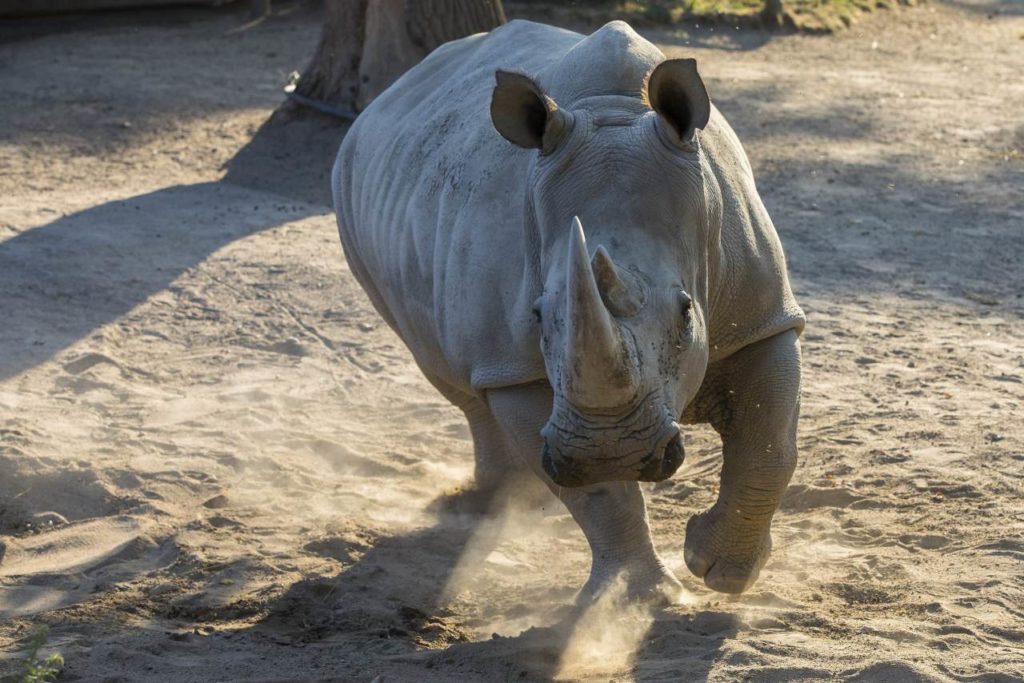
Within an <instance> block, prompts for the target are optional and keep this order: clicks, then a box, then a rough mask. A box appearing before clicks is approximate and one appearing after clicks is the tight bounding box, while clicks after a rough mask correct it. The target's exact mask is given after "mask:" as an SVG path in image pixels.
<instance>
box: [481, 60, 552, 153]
mask: <svg viewBox="0 0 1024 683" xmlns="http://www.w3.org/2000/svg"><path fill="white" fill-rule="evenodd" d="M495 79H496V80H497V85H495V86H494V94H493V96H492V97H491V121H492V122H493V123H494V127H495V128H496V129H497V131H498V132H499V133H501V136H502V137H503V138H505V139H506V140H508V141H509V142H511V143H512V144H513V145H518V146H519V147H524V148H526V149H539V150H540V151H541V154H550V153H551V152H553V151H554V150H555V148H556V147H557V146H558V143H559V142H560V141H561V140H562V138H564V137H565V134H566V133H567V132H568V131H569V129H570V128H571V127H572V115H571V114H569V113H568V112H565V111H562V110H561V109H559V108H558V105H557V104H555V101H554V100H553V99H551V98H550V97H548V96H547V95H545V94H544V92H543V91H542V90H541V89H540V88H539V87H538V86H537V84H536V83H534V82H533V80H532V79H531V78H529V77H528V76H524V75H523V74H517V73H512V72H510V71H498V72H497V73H495Z"/></svg>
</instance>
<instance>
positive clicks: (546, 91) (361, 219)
mask: <svg viewBox="0 0 1024 683" xmlns="http://www.w3.org/2000/svg"><path fill="white" fill-rule="evenodd" d="M332 189H333V192H334V202H335V210H336V212H337V218H338V227H339V232H340V235H341V242H342V246H343V248H344V253H345V255H346V258H347V260H348V263H349V266H350V268H351V271H352V273H353V274H354V276H355V277H356V279H357V280H358V281H359V283H360V284H361V285H362V286H363V288H364V289H365V290H366V293H367V295H368V296H369V299H370V301H371V302H372V303H373V305H374V307H375V308H376V309H377V310H378V311H379V313H380V315H381V316H382V317H383V318H384V320H385V321H387V323H388V324H389V325H390V326H391V328H393V329H394V331H395V332H396V333H397V334H398V336H399V337H401V339H402V340H403V341H404V343H405V344H406V345H407V346H408V348H409V350H410V351H411V353H412V356H413V358H414V359H415V361H416V363H417V364H418V366H419V368H420V369H421V370H422V372H423V374H424V375H425V376H426V378H427V379H428V380H429V381H430V382H431V383H432V384H433V385H434V386H435V387H436V388H437V389H438V390H439V391H440V392H441V394H443V395H444V396H445V397H446V398H447V399H448V400H449V401H451V402H452V403H453V404H454V405H455V406H457V407H458V408H460V409H461V410H462V411H463V412H464V413H465V416H466V418H467V420H468V422H469V427H470V432H471V434H472V437H473V445H474V452H475V466H476V469H475V474H476V483H477V486H479V487H480V488H481V489H484V490H493V489H494V488H495V487H497V486H500V485H501V483H502V482H503V481H505V480H508V479H509V478H510V477H512V475H513V474H515V473H516V472H518V471H520V470H521V469H525V468H526V467H528V468H529V470H532V472H533V473H534V474H535V475H536V476H537V477H540V478H541V479H542V480H543V481H544V482H545V483H546V484H547V485H548V486H549V487H550V488H551V490H552V491H554V492H555V493H556V494H557V495H558V497H559V499H560V500H561V501H562V502H563V503H564V504H565V506H566V507H567V508H568V510H569V512H570V513H571V515H572V516H573V518H574V519H575V521H576V522H577V523H578V524H579V526H580V527H581V528H582V530H583V533H584V535H585V536H586V539H587V541H588V542H589V544H590V547H591V550H592V566H591V572H590V577H589V579H588V581H587V582H586V584H585V585H584V587H583V589H582V591H581V594H580V595H581V599H586V598H588V597H590V598H593V596H596V595H598V594H599V593H600V592H601V591H602V590H603V589H604V588H606V587H607V586H608V585H609V583H610V581H611V580H612V579H613V578H614V577H619V576H622V577H624V580H625V582H626V586H627V587H628V589H629V591H630V594H632V595H635V596H651V597H654V598H665V597H669V598H670V597H671V596H672V595H673V594H674V592H675V591H677V590H678V588H679V587H680V583H679V582H678V580H677V579H676V578H675V577H674V576H673V575H672V573H671V572H670V571H669V570H668V569H667V568H666V566H665V564H664V563H663V562H662V560H661V558H660V557H659V555H658V553H657V551H656V550H655V547H654V544H653V541H652V539H651V533H650V526H649V523H648V516H647V511H646V507H645V501H644V495H643V493H642V489H641V486H640V483H639V482H650V481H660V480H664V479H666V478H667V477H670V476H672V475H673V474H674V473H675V472H676V469H677V468H678V467H679V466H680V464H681V463H682V462H683V457H684V447H683V435H682V431H681V427H680V425H683V424H693V423H699V422H705V423H710V424H711V425H712V426H713V428H714V429H715V430H716V431H717V432H718V433H719V434H720V435H721V439H722V447H723V458H724V465H723V468H722V475H721V485H720V487H719V492H718V499H717V502H715V504H714V505H713V506H712V507H711V508H710V509H709V510H707V511H705V512H702V513H700V514H697V515H695V516H693V517H692V518H691V519H690V520H689V522H688V524H687V527H686V540H685V545H684V558H685V562H686V565H687V567H688V568H689V569H690V571H692V572H693V573H694V574H695V575H696V576H698V577H703V580H704V582H705V584H706V585H707V586H709V587H710V588H712V589H714V590H717V591H722V592H727V593H738V592H742V591H744V590H745V589H747V588H748V587H749V586H750V585H751V584H752V583H753V582H754V580H755V579H756V578H757V576H758V574H759V572H760V570H761V568H762V566H763V564H764V563H765V561H766V560H767V558H768V555H769V552H770V550H771V535H770V524H771V520H772V516H773V514H774V513H775V510H776V508H777V507H778V504H779V500H780V498H781V496H782V493H783V491H784V489H785V487H786V486H787V484H788V482H789V479H790V476H791V475H792V473H793V469H794V467H795V462H796V443H795V440H796V428H797V420H798V414H799V396H800V375H801V370H800V346H799V335H800V333H801V331H802V329H803V326H804V316H803V313H802V312H801V310H800V308H799V306H798V305H797V303H796V301H795V299H794V297H793V293H792V291H791V288H790V284H789V280H788V276H787V271H786V263H785V259H784V256H783V252H782V248H781V245H780V243H779V239H778V236H777V235H776V232H775V228H774V226H773V225H772V222H771V219H770V218H769V217H768V213H767V212H766V210H765V207H764V205H763V204H762V202H761V199H760V197H759V196H758V193H757V189H756V188H755V186H754V178H753V175H752V173H751V168H750V164H749V162H748V161H747V158H746V155H745V153H744V151H743V149H742V147H741V146H740V143H739V140H738V139H737V137H736V135H735V133H734V132H733V130H732V129H731V128H730V126H729V124H728V123H727V122H726V120H725V118H724V117H723V116H722V114H721V113H719V111H718V110H717V109H716V108H715V107H714V106H713V105H712V104H711V102H710V100H709V97H708V94H707V90H706V88H705V85H704V83H703V81H702V79H701V77H700V75H699V74H698V71H697V68H696V63H695V60H693V59H667V58H666V56H665V55H664V54H663V53H662V52H661V51H660V50H659V49H658V48H657V47H655V46H654V45H653V44H652V43H650V42H648V41H647V40H645V39H644V38H642V37H641V36H640V35H638V34H637V33H636V32H635V31H634V30H633V29H632V28H630V26H629V25H628V24H626V23H623V22H612V23H610V24H608V25H606V26H604V27H603V28H601V29H600V30H598V31H596V32H595V33H593V34H591V35H590V36H587V37H584V36H583V35H580V34H578V33H573V32H571V31H566V30H562V29H559V28H554V27H550V26H546V25H542V24H536V23H531V22H523V21H513V22H511V23H509V24H507V25H504V26H502V27H500V28H498V29H496V30H494V31H492V32H491V33H489V34H480V35H474V36H470V37H468V38H464V39H462V40H458V41H455V42H451V43H448V44H445V45H443V46H441V47H440V48H438V49H437V50H436V51H434V52H433V53H432V54H430V55H429V56H428V57H427V58H426V59H425V60H423V62H422V63H420V64H419V65H418V66H416V67H415V68H413V69H411V70H410V71H408V72H407V73H406V74H405V75H404V76H402V77H401V78H400V79H399V80H398V81H397V82H396V83H395V84H394V85H393V86H391V87H390V88H389V89H388V90H387V91H386V92H384V93H383V94H382V95H381V96H380V97H378V98H377V99H376V100H375V101H374V102H373V103H372V104H371V105H370V106H369V107H368V108H367V109H366V110H365V111H364V112H363V113H362V114H361V115H360V116H359V118H358V120H357V121H356V122H355V124H354V125H353V126H352V128H351V130H350V131H349V132H348V134H347V135H346V137H345V139H344V141H343V143H342V145H341V148H340V149H339V151H338V155H337V159H336V162H335V165H334V170H333V174H332ZM517 463H525V466H521V465H519V464H517ZM529 470H527V471H529Z"/></svg>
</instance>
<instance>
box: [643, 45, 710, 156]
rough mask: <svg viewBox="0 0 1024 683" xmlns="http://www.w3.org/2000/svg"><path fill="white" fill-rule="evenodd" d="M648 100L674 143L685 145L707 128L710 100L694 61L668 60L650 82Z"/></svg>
mask: <svg viewBox="0 0 1024 683" xmlns="http://www.w3.org/2000/svg"><path fill="white" fill-rule="evenodd" d="M647 99H648V101H649V102H650V105H651V108H652V109H654V111H656V112H658V118H659V123H662V124H668V125H667V126H663V128H667V129H668V130H666V131H665V132H666V133H668V137H669V139H670V140H672V142H674V143H676V144H680V145H685V144H687V143H689V142H691V141H692V140H693V135H694V133H695V132H696V131H697V130H699V129H701V128H703V127H704V126H706V125H708V119H709V118H710V116H711V100H710V99H708V91H707V89H706V88H705V87H704V81H702V80H701V78H700V74H698V73H697V60H695V59H668V60H665V61H664V62H662V63H661V64H659V65H658V66H657V67H656V68H655V69H654V71H653V72H652V73H651V76H650V78H648V79H647Z"/></svg>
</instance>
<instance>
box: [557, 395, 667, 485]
mask: <svg viewBox="0 0 1024 683" xmlns="http://www.w3.org/2000/svg"><path fill="white" fill-rule="evenodd" d="M541 436H543V437H544V450H543V453H542V455H541V457H542V464H543V466H544V471H545V472H547V474H548V476H549V477H551V480H552V481H553V482H554V483H555V484H557V485H558V486H565V487H577V486H586V485H588V484H597V483H600V482H604V481H623V480H625V481H663V480H665V479H668V478H669V477H671V476H672V475H673V474H675V472H676V470H677V469H679V466H680V465H681V464H682V463H683V459H684V450H683V437H682V433H681V432H680V429H679V424H678V423H677V422H676V421H675V420H673V419H672V417H671V415H670V414H669V412H668V410H666V409H665V407H664V405H663V404H661V402H660V401H658V400H657V397H655V396H648V397H646V398H645V399H644V400H642V401H640V402H639V403H638V404H637V405H636V406H635V407H634V408H633V409H632V410H631V411H629V412H628V413H626V414H624V415H621V416H594V415H584V414H581V413H579V412H577V411H576V410H574V409H573V408H572V407H571V406H567V405H565V404H564V402H560V401H558V400H557V399H556V409H555V410H554V412H553V413H552V416H551V419H550V420H549V421H548V423H547V425H545V427H544V429H543V430H542V431H541Z"/></svg>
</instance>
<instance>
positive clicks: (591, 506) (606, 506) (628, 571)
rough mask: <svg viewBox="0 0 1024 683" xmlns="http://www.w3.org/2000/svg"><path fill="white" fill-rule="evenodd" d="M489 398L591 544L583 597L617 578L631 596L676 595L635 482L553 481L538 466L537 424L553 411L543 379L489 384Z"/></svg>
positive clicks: (514, 442) (524, 456) (517, 446)
mask: <svg viewBox="0 0 1024 683" xmlns="http://www.w3.org/2000/svg"><path fill="white" fill-rule="evenodd" d="M487 402H488V405H489V406H490V409H491V411H492V413H493V414H494V416H495V418H496V419H497V421H498V422H499V423H500V424H501V426H502V429H503V430H504V432H505V434H506V435H507V438H508V440H509V445H510V446H511V447H512V448H513V449H514V451H515V453H516V454H517V455H518V456H519V457H520V458H521V460H522V461H523V462H524V463H526V464H527V465H528V466H529V467H530V469H531V470H532V471H533V472H534V474H536V476H537V477H538V478H539V480H541V481H543V482H544V483H545V484H546V485H547V486H548V488H549V489H550V490H551V491H552V492H554V493H555V494H556V495H557V496H558V497H559V499H560V500H561V501H562V503H563V504H564V505H565V506H566V507H567V508H568V509H569V512H570V514H572V516H573V519H575V520H576V523H577V524H579V526H580V528H581V529H582V530H583V534H584V536H586V539H587V541H588V542H589V544H590V549H591V553H592V563H591V569H590V578H589V579H588V581H587V583H586V585H585V586H584V587H583V590H582V591H581V592H580V597H579V599H580V600H581V601H589V600H592V599H594V598H595V597H596V596H597V595H598V594H600V593H601V592H602V590H603V589H605V588H607V587H609V586H610V585H611V584H612V583H613V582H614V581H615V580H616V579H618V578H620V577H621V579H622V580H624V581H625V585H626V589H627V591H628V592H629V594H630V595H631V596H632V597H634V598H643V599H653V600H656V601H659V602H662V601H674V600H675V599H676V598H677V597H678V595H679V591H680V589H681V584H680V583H679V581H678V580H676V578H675V577H674V576H673V575H672V573H671V572H670V571H669V570H668V569H667V568H666V567H665V565H664V563H663V562H662V561H661V558H660V557H659V556H658V553H657V551H656V550H655V548H654V542H653V540H652V539H651V530H650V526H649V524H648V520H647V509H646V505H645V503H644V497H643V493H642V492H641V491H640V485H639V484H638V483H637V482H609V483H606V484H597V485H594V486H587V487H582V488H575V489H567V488H560V487H558V486H556V485H555V484H554V483H553V482H552V481H551V479H550V478H549V477H548V476H547V474H546V473H545V472H544V469H543V467H542V466H541V458H540V454H541V450H542V448H543V442H542V439H541V436H540V430H541V428H542V427H543V426H544V424H545V423H546V422H547V419H548V417H549V415H550V413H551V403H552V393H551V387H549V386H548V385H547V384H531V385H528V386H522V387H511V388H508V389H501V390H492V391H490V392H488V394H487Z"/></svg>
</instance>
